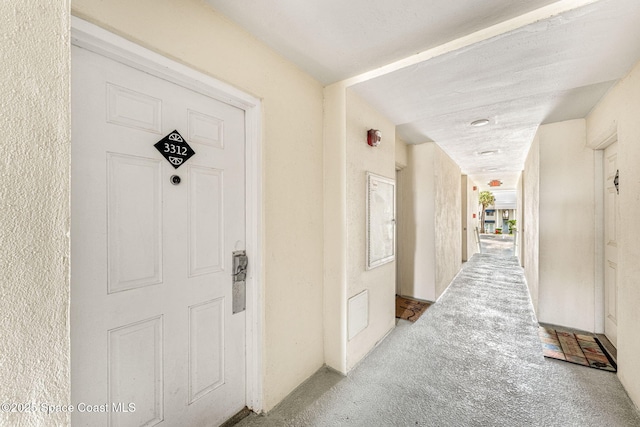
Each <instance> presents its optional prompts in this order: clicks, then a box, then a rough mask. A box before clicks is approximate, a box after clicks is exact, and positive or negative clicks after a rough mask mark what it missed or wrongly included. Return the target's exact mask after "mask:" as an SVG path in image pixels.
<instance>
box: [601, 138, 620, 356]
mask: <svg viewBox="0 0 640 427" xmlns="http://www.w3.org/2000/svg"><path fill="white" fill-rule="evenodd" d="M604 163H605V164H604V183H605V184H604V200H605V206H604V224H605V225H604V242H605V250H604V255H605V260H604V262H605V265H604V292H605V294H604V310H605V312H604V314H605V316H604V332H605V335H606V336H607V338H609V341H611V343H612V344H613V345H614V346H616V347H617V341H618V215H619V210H618V203H619V202H618V199H619V197H618V191H617V189H616V186H615V183H614V181H615V179H616V176H617V173H618V143H617V142H616V143H614V144H612V145H610V146H609V147H608V148H607V149H606V150H605V152H604Z"/></svg>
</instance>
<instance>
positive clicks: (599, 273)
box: [594, 126, 618, 334]
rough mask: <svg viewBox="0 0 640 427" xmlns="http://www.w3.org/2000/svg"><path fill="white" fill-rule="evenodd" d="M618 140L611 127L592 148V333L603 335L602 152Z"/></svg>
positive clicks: (615, 130) (614, 130) (616, 133)
mask: <svg viewBox="0 0 640 427" xmlns="http://www.w3.org/2000/svg"><path fill="white" fill-rule="evenodd" d="M617 140H618V129H617V127H615V126H614V127H613V128H612V129H611V130H610V132H609V133H608V134H607V135H606V136H605V137H603V138H602V140H601V141H600V142H599V143H598V144H597V145H596V147H595V148H594V151H595V153H594V154H595V161H594V167H595V174H594V175H595V189H594V191H595V200H596V204H595V208H596V210H595V238H596V242H595V243H596V245H595V247H596V254H595V298H594V303H595V311H594V313H595V319H594V320H595V323H594V332H595V333H597V334H604V321H605V313H604V312H605V306H604V292H605V289H604V262H605V255H604V247H605V243H606V242H605V241H604V225H605V224H604V203H605V200H604V188H605V185H604V150H605V149H606V148H607V147H608V146H610V145H611V144H613V143H614V142H616V141H617Z"/></svg>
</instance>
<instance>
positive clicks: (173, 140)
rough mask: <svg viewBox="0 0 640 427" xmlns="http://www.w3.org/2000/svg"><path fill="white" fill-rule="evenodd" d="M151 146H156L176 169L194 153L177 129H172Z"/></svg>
mask: <svg viewBox="0 0 640 427" xmlns="http://www.w3.org/2000/svg"><path fill="white" fill-rule="evenodd" d="M153 146H154V147H156V149H157V150H158V151H159V152H160V153H161V154H162V155H163V156H164V158H165V159H167V161H168V162H169V163H171V165H172V166H173V167H174V168H176V169H178V168H179V167H180V166H182V164H183V163H184V162H186V161H187V160H189V159H190V158H191V156H193V155H194V154H196V152H195V151H193V148H191V147H190V146H189V144H187V141H185V140H184V138H183V137H182V135H180V133H178V131H177V130H174V131H173V132H171V133H170V134H169V135H167V136H165V137H164V138H162V139H161V140H160V141H158V142H156V143H155V144H154V145H153Z"/></svg>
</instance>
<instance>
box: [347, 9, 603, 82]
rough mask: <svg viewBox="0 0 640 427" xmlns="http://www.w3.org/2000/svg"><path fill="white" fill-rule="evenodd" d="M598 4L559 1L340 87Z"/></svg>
mask: <svg viewBox="0 0 640 427" xmlns="http://www.w3.org/2000/svg"><path fill="white" fill-rule="evenodd" d="M598 1H600V0H560V1H557V2H555V3H552V4H550V5H547V6H544V7H541V8H539V9H536V10H532V11H531V12H527V13H525V14H523V15H520V16H517V17H515V18H512V19H509V20H506V21H503V22H500V23H498V24H495V25H492V26H490V27H487V28H483V29H482V30H478V31H476V32H473V33H471V34H468V35H466V36H463V37H460V38H457V39H455V40H452V41H450V42H447V43H444V44H441V45H439V46H436V47H434V48H431V49H428V50H425V51H423V52H420V53H417V54H415V55H412V56H409V57H407V58H404V59H400V60H398V61H395V62H392V63H390V64H387V65H384V66H382V67H379V68H375V69H373V70H371V71H367V72H365V73H362V74H359V75H357V76H354V77H350V78H348V79H345V80H343V81H342V82H341V83H342V84H343V85H344V86H345V87H350V86H354V85H356V84H358V83H362V82H366V81H369V80H372V79H375V78H376V77H381V76H384V75H387V74H390V73H393V72H394V71H398V70H401V69H403V68H406V67H410V66H412V65H416V64H419V63H421V62H425V61H428V60H430V59H432V58H436V57H438V56H441V55H444V54H446V53H450V52H454V51H456V50H459V49H463V48H465V47H469V46H472V45H474V44H477V43H481V42H483V41H486V40H489V39H492V38H494V37H498V36H501V35H503V34H507V33H509V32H511V31H515V30H517V29H519V28H523V27H526V26H527V25H531V24H534V23H536V22H539V21H543V20H545V19H549V18H552V17H555V16H558V15H561V14H563V13H566V12H570V11H572V10H575V9H579V8H581V7H583V6H587V5H589V4H592V3H596V2H598Z"/></svg>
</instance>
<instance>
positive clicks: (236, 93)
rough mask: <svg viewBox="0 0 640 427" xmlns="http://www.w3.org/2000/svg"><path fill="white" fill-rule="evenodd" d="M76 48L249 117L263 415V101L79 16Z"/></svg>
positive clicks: (254, 385)
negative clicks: (222, 104) (166, 82)
mask: <svg viewBox="0 0 640 427" xmlns="http://www.w3.org/2000/svg"><path fill="white" fill-rule="evenodd" d="M71 43H72V44H73V45H75V46H78V47H82V48H84V49H87V50H90V51H92V52H95V53H98V54H100V55H102V56H105V57H107V58H110V59H113V60H115V61H118V62H120V63H123V64H126V65H129V66H132V67H135V68H136V69H138V70H141V71H144V72H147V73H149V74H151V75H153V76H156V77H159V78H162V79H164V80H167V81H170V82H173V83H176V84H179V85H180V86H183V87H186V88H189V89H191V90H194V91H197V92H199V93H202V94H204V95H207V96H210V97H212V98H215V99H217V100H219V101H222V102H224V103H227V104H230V105H233V106H234V107H238V108H240V109H242V110H244V111H245V134H246V147H245V148H246V153H245V155H246V160H245V162H246V163H245V166H246V186H247V188H246V210H247V211H246V232H247V237H246V250H247V254H248V255H249V260H250V262H249V272H248V276H247V281H246V284H247V310H246V354H247V360H246V374H247V375H246V381H247V384H246V405H247V406H248V407H249V408H250V409H252V410H253V411H255V412H262V410H263V390H262V386H263V384H262V377H263V376H262V373H263V360H262V342H263V341H262V331H263V323H262V322H263V320H262V318H263V315H262V312H263V299H262V275H263V268H262V186H261V184H260V183H261V182H262V180H261V176H262V152H261V144H260V142H261V137H262V132H261V129H262V122H261V118H262V103H261V101H260V100H259V99H257V98H255V97H253V96H251V95H248V94H246V93H244V92H242V91H240V90H238V89H236V88H234V87H233V86H230V85H228V84H226V83H223V82H221V81H219V80H216V79H215V78H213V77H211V76H208V75H206V74H204V73H201V72H199V71H196V70H193V69H192V68H189V67H187V66H185V65H183V64H180V63H178V62H175V61H173V60H170V59H168V58H166V57H164V56H162V55H159V54H157V53H154V52H152V51H150V50H148V49H145V48H143V47H141V46H139V45H137V44H135V43H132V42H130V41H128V40H126V39H124V38H122V37H120V36H117V35H115V34H113V33H110V32H108V31H106V30H104V29H102V28H100V27H98V26H96V25H94V24H91V23H89V22H86V21H84V20H82V19H80V18H77V17H75V16H73V17H71ZM72 66H73V64H72Z"/></svg>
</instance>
